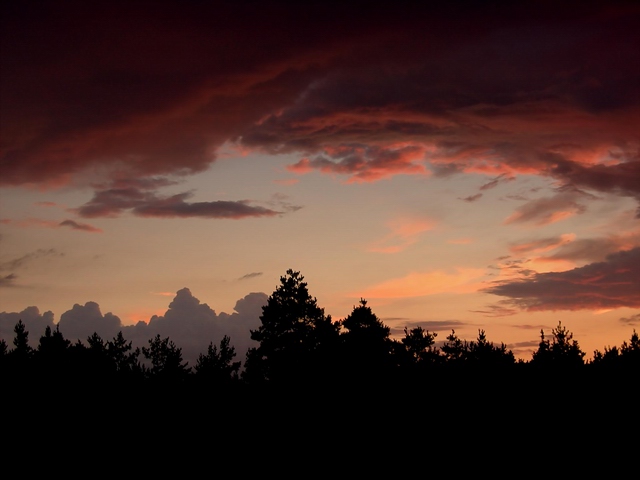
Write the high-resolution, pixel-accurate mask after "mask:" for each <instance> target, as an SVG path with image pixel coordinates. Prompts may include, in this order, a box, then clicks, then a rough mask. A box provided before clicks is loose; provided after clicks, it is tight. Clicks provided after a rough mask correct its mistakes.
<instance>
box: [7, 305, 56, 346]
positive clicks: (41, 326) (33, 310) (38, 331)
mask: <svg viewBox="0 0 640 480" xmlns="http://www.w3.org/2000/svg"><path fill="white" fill-rule="evenodd" d="M20 320H22V323H24V325H25V329H26V330H27V332H29V343H30V345H31V346H34V347H35V346H36V345H37V344H38V340H39V339H40V337H41V336H42V335H44V332H45V329H46V328H47V327H51V328H54V323H53V312H50V311H47V312H44V313H42V314H41V313H40V310H38V307H33V306H32V307H27V308H25V309H24V310H22V311H21V312H0V338H3V339H4V340H5V341H6V342H7V346H8V347H9V348H10V349H11V348H13V338H14V337H15V334H14V331H13V329H14V328H15V326H16V324H17V323H18V322H19V321H20Z"/></svg>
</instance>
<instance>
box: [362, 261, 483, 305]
mask: <svg viewBox="0 0 640 480" xmlns="http://www.w3.org/2000/svg"><path fill="white" fill-rule="evenodd" d="M483 276H484V270H482V269H475V268H456V269H455V271H454V272H453V273H450V272H445V271H442V270H436V271H432V272H424V273H417V272H414V273H410V274H409V275H407V276H405V277H401V278H395V279H392V280H388V281H386V282H382V283H380V284H378V285H374V286H372V287H369V288H366V289H364V290H362V291H360V292H356V295H355V296H358V295H359V296H360V297H362V298H403V297H421V296H426V295H435V294H441V293H471V292H476V291H478V290H479V289H480V288H482V284H481V280H480V279H481V278H482V277H483Z"/></svg>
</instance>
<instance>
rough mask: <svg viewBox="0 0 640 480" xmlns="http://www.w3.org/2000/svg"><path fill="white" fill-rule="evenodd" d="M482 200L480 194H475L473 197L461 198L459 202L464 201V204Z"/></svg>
mask: <svg viewBox="0 0 640 480" xmlns="http://www.w3.org/2000/svg"><path fill="white" fill-rule="evenodd" d="M481 198H482V194H481V193H476V194H475V195H469V196H468V197H464V198H461V199H460V200H464V201H465V202H469V203H471V202H475V201H476V200H480V199H481Z"/></svg>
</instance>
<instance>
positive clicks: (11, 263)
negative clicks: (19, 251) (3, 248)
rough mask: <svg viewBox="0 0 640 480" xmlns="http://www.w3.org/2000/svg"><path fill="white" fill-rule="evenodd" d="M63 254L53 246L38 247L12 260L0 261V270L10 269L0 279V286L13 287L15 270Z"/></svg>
mask: <svg viewBox="0 0 640 480" xmlns="http://www.w3.org/2000/svg"><path fill="white" fill-rule="evenodd" d="M63 255H64V254H62V253H60V252H58V251H57V250H56V249H54V248H49V249H44V248H40V249H38V250H36V251H34V252H31V253H27V254H25V255H22V256H20V257H18V258H14V259H12V260H6V261H3V262H2V263H0V272H2V271H11V272H12V273H10V274H8V275H5V276H4V277H2V278H1V279H0V287H13V286H16V285H15V281H16V279H17V278H18V276H17V275H16V274H15V273H14V272H15V271H16V270H17V271H20V270H26V269H28V268H30V266H31V265H32V264H33V263H38V262H41V261H43V260H46V259H48V258H51V257H60V256H63Z"/></svg>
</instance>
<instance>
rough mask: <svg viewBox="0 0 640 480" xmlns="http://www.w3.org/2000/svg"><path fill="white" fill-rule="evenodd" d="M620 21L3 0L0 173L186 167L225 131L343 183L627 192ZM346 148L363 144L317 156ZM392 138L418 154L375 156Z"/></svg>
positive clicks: (639, 43)
mask: <svg viewBox="0 0 640 480" xmlns="http://www.w3.org/2000/svg"><path fill="white" fill-rule="evenodd" d="M639 16H640V9H639V7H638V6H637V3H634V2H627V1H609V2H597V1H596V2H586V3H583V4H581V5H579V6H577V7H576V6H575V5H569V4H557V3H544V2H543V3H541V2H528V1H523V2H497V3H496V2H493V3H491V6H490V7H488V6H487V4H486V2H468V1H465V2H462V1H455V0H454V1H447V2H444V1H443V2H422V3H420V2H400V3H396V4H394V5H393V8H388V4H383V3H382V2H373V3H371V2H366V3H365V2H359V1H355V2H331V1H328V2H300V3H292V2H284V1H283V2H277V1H276V2H264V3H261V2H213V3H209V2H177V1H170V0H162V1H155V2H148V1H142V2H121V1H109V2H101V1H96V2H75V1H43V2H32V1H29V0H27V1H24V2H3V5H2V15H1V18H2V28H1V29H0V31H1V34H2V41H1V42H0V45H1V48H2V55H1V58H2V72H3V75H2V78H1V80H0V82H1V83H0V86H1V89H2V98H3V101H2V117H3V118H7V119H10V121H7V122H4V124H3V136H2V148H1V151H0V152H1V153H0V182H2V184H4V185H26V184H33V183H36V184H41V185H48V184H53V185H55V184H63V183H68V182H70V181H72V180H73V181H80V180H79V178H78V177H80V179H81V178H82V176H83V175H86V170H87V169H98V168H99V169H101V171H104V173H105V175H119V174H123V173H124V174H128V175H129V176H130V177H135V178H140V177H145V176H154V175H158V174H175V175H185V174H190V173H194V172H199V171H202V170H204V169H205V168H207V167H208V166H209V165H210V163H211V162H213V161H215V157H216V149H217V148H218V147H219V146H220V145H221V144H222V143H224V142H225V141H228V140H236V141H239V142H241V143H242V144H244V145H245V146H248V147H251V148H255V149H262V150H265V151H267V152H295V153H299V154H300V157H301V161H300V163H297V164H296V165H295V166H293V167H292V168H294V169H297V171H298V172H302V171H305V170H310V169H315V170H319V171H323V172H327V173H331V174H337V175H346V176H347V178H349V179H350V180H352V181H374V180H378V179H381V178H387V177H389V176H392V175H396V174H411V173H418V174H423V173H425V171H431V172H434V173H435V174H450V173H452V172H456V171H457V172H460V171H466V172H482V173H485V174H491V175H509V176H513V175H516V174H518V173H529V174H531V173H537V174H542V175H548V176H551V177H554V178H556V179H559V180H561V181H562V182H565V183H567V184H571V185H576V186H582V187H585V188H592V189H596V190H601V191H608V192H609V191H610V192H614V193H618V194H621V195H630V196H633V197H636V198H637V197H638V195H639V193H638V192H639V188H640V187H638V186H637V185H638V182H636V183H634V182H633V178H635V179H637V178H638V168H639V167H638V162H639V159H638V143H639V141H640V134H639V133H638V129H637V125H638V121H639V120H640V54H639V53H638V52H640V48H639V47H640V29H639V28H638V24H639V22H640V20H639V18H640V17H639ZM327 32H330V34H327ZM352 145H361V146H365V147H364V148H365V150H364V152H365V153H364V154H357V153H353V152H352V153H350V154H348V155H346V156H343V155H342V154H339V155H336V152H339V151H340V150H341V149H345V148H347V149H348V148H350V146H352ZM406 148H414V149H421V154H420V155H416V156H412V157H411V158H410V159H409V160H407V157H406V156H402V157H399V158H396V159H394V158H391V157H389V154H390V152H394V153H397V152H400V151H402V149H406ZM594 152H595V153H594ZM607 152H609V153H607ZM405 153H406V152H405ZM602 156H608V157H609V158H607V159H605V160H606V161H602V162H601V161H600V160H601V159H602ZM302 159H306V160H302ZM219 207H224V208H225V209H226V207H228V206H227V205H209V204H206V203H205V204H203V205H197V206H191V205H189V206H187V205H182V204H180V205H179V206H178V211H179V212H181V213H179V214H183V215H191V214H196V215H199V214H203V213H202V212H204V211H210V210H212V209H213V210H215V209H217V208H219ZM169 210H170V211H173V210H172V209H171V208H170V209H169ZM148 211H149V212H157V213H158V214H163V212H164V211H163V210H160V211H157V210H154V209H152V208H151V209H149V210H148ZM195 212H200V213H195Z"/></svg>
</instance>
